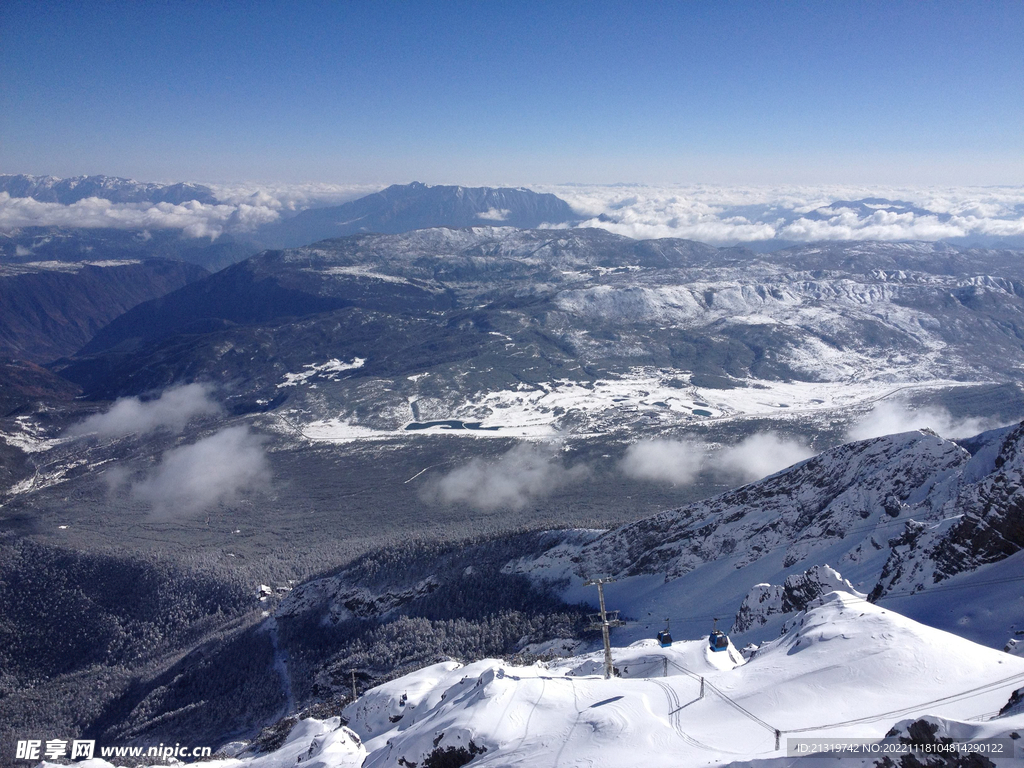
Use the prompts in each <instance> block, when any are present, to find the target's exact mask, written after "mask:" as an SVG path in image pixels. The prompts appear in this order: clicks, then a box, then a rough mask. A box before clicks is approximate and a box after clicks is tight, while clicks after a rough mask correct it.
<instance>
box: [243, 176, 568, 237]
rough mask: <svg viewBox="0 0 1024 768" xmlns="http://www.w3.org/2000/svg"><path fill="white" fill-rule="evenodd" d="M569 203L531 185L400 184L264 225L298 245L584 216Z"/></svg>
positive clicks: (523, 225) (528, 225)
mask: <svg viewBox="0 0 1024 768" xmlns="http://www.w3.org/2000/svg"><path fill="white" fill-rule="evenodd" d="M579 219H580V216H579V215H578V214H576V213H575V212H574V211H573V210H572V208H570V207H569V205H568V203H566V202H565V201H563V200H561V199H560V198H558V197H555V196H554V195H551V194H538V193H537V192H532V191H530V190H527V189H508V188H501V189H494V188H491V187H458V186H428V185H426V184H421V183H419V182H413V183H411V184H395V185H392V186H390V187H388V188H387V189H384V190H381V191H380V192H377V193H375V194H372V195H367V196H366V197H361V198H359V199H358V200H353V201H351V202H349V203H345V204H344V205H339V206H332V207H327V208H312V209H309V210H305V211H302V212H301V213H299V214H297V215H295V216H293V217H291V218H288V219H284V220H283V221H280V222H276V223H274V224H268V225H266V226H264V227H262V228H261V229H260V230H259V233H258V236H259V237H260V238H261V239H262V240H263V241H264V242H266V243H268V244H270V245H273V246H277V247H286V248H293V247H296V246H300V245H306V244H308V243H313V242H317V241H319V240H326V239H328V238H335V237H344V236H346V235H354V234H359V233H362V232H375V233H381V234H397V233H399V232H409V231H411V230H414V229H425V228H428V227H454V228H458V227H472V226H482V225H487V224H492V225H502V226H510V227H517V228H520V229H534V228H536V227H539V226H541V225H543V224H565V223H569V222H573V221H578V220H579Z"/></svg>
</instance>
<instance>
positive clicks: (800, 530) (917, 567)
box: [507, 425, 1024, 648]
mask: <svg viewBox="0 0 1024 768" xmlns="http://www.w3.org/2000/svg"><path fill="white" fill-rule="evenodd" d="M1022 444H1024V425H1019V426H1017V427H1014V428H1008V429H1002V430H997V431H994V432H992V433H988V434H986V435H982V436H979V437H978V438H976V439H974V440H973V441H971V442H970V443H969V447H971V449H972V450H973V451H974V455H972V453H971V452H969V451H968V450H966V449H965V448H964V447H962V446H961V445H959V444H957V443H955V442H952V441H949V440H944V439H942V438H940V437H938V436H937V435H934V434H932V433H929V432H907V433H903V434H899V435H890V436H888V437H882V438H876V439H872V440H865V441H861V442H855V443H850V444H847V445H844V446H841V447H839V448H835V449H832V450H829V451H826V452H824V453H822V454H820V455H818V456H816V457H814V458H812V459H808V460H807V461H804V462H802V463H800V464H797V465H795V466H793V467H791V468H789V469H787V470H784V471H782V472H779V473H777V474H775V475H773V476H771V477H768V478H765V479H764V480H761V481H758V482H756V483H752V484H750V485H747V486H744V487H742V488H739V489H737V490H734V491H730V492H728V493H725V494H722V495H720V496H717V497H714V498H712V499H708V500H705V501H701V502H697V503H694V504H691V505H689V506H686V507H683V508H681V509H676V510H669V511H666V512H662V513H659V514H657V515H654V516H652V517H649V518H646V519H644V520H640V521H637V522H635V523H631V524H629V525H625V526H623V527H621V528H618V529H615V530H612V531H609V532H607V533H605V534H603V535H601V536H598V537H596V538H594V539H593V540H591V541H589V542H585V543H580V542H568V541H567V542H564V543H562V544H560V545H558V546H555V547H552V548H550V549H549V550H548V551H546V552H544V553H542V554H539V555H533V556H527V557H524V558H522V559H520V560H518V561H516V562H514V563H510V564H509V565H508V566H507V569H508V570H509V572H518V573H524V574H528V575H530V576H531V577H532V578H535V579H546V580H549V581H555V582H558V581H564V582H565V583H567V584H568V585H569V586H568V587H566V588H565V590H564V591H563V597H565V598H566V599H567V600H570V601H576V600H589V601H592V600H593V599H594V595H593V594H592V593H593V591H594V590H593V588H591V587H586V586H585V585H584V584H583V582H584V581H585V580H586V579H587V578H588V577H591V576H595V575H613V576H616V577H618V579H619V581H618V582H616V583H614V584H611V585H609V587H608V588H607V594H608V597H609V601H610V605H612V607H615V608H618V609H621V610H622V611H623V614H625V615H628V616H630V617H632V618H634V619H636V620H637V621H636V622H635V623H634V624H632V625H631V626H630V627H628V628H627V629H626V630H625V631H624V632H625V635H626V636H627V637H630V634H629V633H630V632H636V633H643V634H647V635H649V634H650V632H651V630H652V628H653V627H655V626H656V624H657V622H658V621H660V619H661V618H662V617H664V616H669V617H671V618H672V619H673V620H677V619H678V620H680V621H682V622H684V623H685V622H689V621H692V622H694V623H698V624H700V623H703V624H704V625H707V624H708V623H710V621H711V618H712V617H713V616H720V617H731V616H733V615H735V614H736V609H737V606H739V605H740V602H741V601H743V600H744V596H746V603H745V609H746V610H742V609H741V612H740V614H739V615H738V616H737V619H736V623H735V625H734V627H733V629H734V631H736V632H738V633H744V632H748V633H752V634H751V635H750V636H749V637H746V638H745V639H753V640H757V641H760V640H761V639H764V638H766V637H771V636H772V635H771V634H766V633H770V632H776V631H777V630H778V626H779V624H780V622H778V621H776V622H769V620H768V619H769V616H770V615H771V614H773V613H775V614H785V613H791V612H792V611H793V610H797V609H800V608H802V607H803V606H802V604H801V602H800V601H799V600H794V599H793V596H792V594H790V596H789V598H787V600H783V597H784V595H785V594H786V592H787V587H788V592H789V593H793V590H794V589H795V588H796V587H797V586H798V585H797V584H796V583H791V582H792V580H793V579H794V578H797V579H798V581H799V580H802V583H806V582H808V579H809V581H810V582H814V583H815V584H816V585H817V587H816V589H815V591H816V592H820V591H821V586H822V585H823V584H831V586H830V587H829V589H837V588H839V589H850V590H859V591H860V592H862V593H870V594H871V597H872V599H873V600H880V599H881V600H887V599H892V600H899V601H900V603H899V605H900V609H901V610H903V611H905V612H907V613H908V614H910V615H912V616H914V617H915V618H917V619H919V620H922V621H926V622H928V623H930V624H933V625H937V626H941V627H943V628H945V629H950V630H953V631H956V632H958V633H961V634H964V635H965V636H968V637H970V638H971V639H973V640H976V641H979V642H983V643H985V644H987V645H990V646H992V647H999V648H1001V647H1003V645H1004V644H1005V643H1006V641H1007V639H1008V638H1009V637H1011V636H1012V635H1013V633H1014V632H1015V631H1016V630H1017V629H1022V628H1024V598H1021V596H1020V583H1021V578H1022V577H1021V571H1020V570H1019V567H1020V565H1019V562H1020V561H1019V558H1020V554H1019V553H1020V550H1021V548H1022V546H1024V491H1022V490H1021V474H1022V467H1024V459H1022V455H1024V451H1022ZM823 566H830V567H831V569H834V570H832V573H833V574H835V576H834V577H832V578H828V579H824V580H823V577H822V576H821V574H822V573H823V572H819V571H817V570H815V569H818V568H820V567H823ZM836 572H838V573H836ZM809 576H810V578H809ZM844 579H845V580H847V582H846V583H847V586H846V587H843V586H842V582H843V580H844ZM754 584H757V585H760V586H759V587H758V588H757V589H755V590H754V592H756V594H754V593H752V592H750V588H751V585H754ZM772 585H775V586H772ZM931 590H936V592H935V594H936V595H938V594H940V593H941V594H943V595H948V594H954V595H956V594H960V593H962V594H961V596H960V599H958V600H949V599H947V598H943V597H939V598H937V599H935V600H928V599H922V598H926V597H927V594H928V593H929V592H930V591H931ZM952 590H957V591H958V592H951V591H952ZM810 596H811V597H813V596H814V594H811V595H810ZM755 603H756V604H757V606H756V610H755V605H754V604H755ZM776 603H777V605H776ZM784 603H788V604H786V605H784ZM972 609H983V610H985V611H988V612H989V615H988V616H987V617H985V620H984V621H979V622H973V623H972V619H971V617H970V616H969V615H968V614H969V612H970V611H971V610H972ZM755 614H756V615H755ZM766 625H767V626H766Z"/></svg>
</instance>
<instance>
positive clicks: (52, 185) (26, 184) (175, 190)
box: [0, 174, 217, 205]
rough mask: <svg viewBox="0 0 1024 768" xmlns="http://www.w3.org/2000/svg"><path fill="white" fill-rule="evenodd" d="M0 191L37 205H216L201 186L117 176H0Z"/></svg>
mask: <svg viewBox="0 0 1024 768" xmlns="http://www.w3.org/2000/svg"><path fill="white" fill-rule="evenodd" d="M0 192H6V193H7V194H9V195H10V196H11V197H31V198H33V199H34V200H38V201H39V202H40V203H60V204H61V205H71V204H72V203H77V202H78V201H79V200H85V199H86V198H89V197H98V198H101V199H103V200H110V201H111V202H112V203H173V204H179V203H185V202H188V201H189V200H196V201H198V202H200V203H207V204H215V203H216V202H217V197H216V196H215V195H214V193H213V190H211V189H210V188H209V187H206V186H203V185H202V184H191V183H187V182H183V183H179V184H153V183H150V182H142V181H135V180H133V179H121V178H117V177H116V176H74V177H71V178H66V179H61V178H57V177H56V176H26V175H25V174H0Z"/></svg>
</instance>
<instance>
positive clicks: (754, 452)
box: [713, 432, 814, 483]
mask: <svg viewBox="0 0 1024 768" xmlns="http://www.w3.org/2000/svg"><path fill="white" fill-rule="evenodd" d="M813 455H814V451H813V450H811V449H810V448H809V447H808V446H807V445H805V444H804V443H801V442H800V441H799V440H792V439H789V438H784V437H781V436H779V435H777V434H775V433H774V432H761V433H758V434H756V435H751V436H750V437H748V438H746V439H745V440H743V441H742V442H740V443H738V444H737V445H731V446H728V447H726V448H723V449H722V450H721V451H720V452H719V453H718V455H717V456H715V458H714V460H713V461H714V467H713V471H714V472H715V473H716V474H718V475H720V476H722V477H726V478H731V479H735V480H739V481H741V482H745V483H749V482H753V481H754V480H760V479H761V478H762V477H767V476H768V475H774V474H775V473H776V472H778V471H779V470H782V469H785V468H786V467H789V466H791V465H793V464H796V463H797V462H799V461H803V460H804V459H809V458H811V456H813Z"/></svg>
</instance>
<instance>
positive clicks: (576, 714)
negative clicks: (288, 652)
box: [96, 592, 1024, 768]
mask: <svg viewBox="0 0 1024 768" xmlns="http://www.w3.org/2000/svg"><path fill="white" fill-rule="evenodd" d="M613 655H614V660H615V665H616V668H617V669H618V670H619V675H620V676H618V677H616V678H613V679H611V680H604V679H603V678H601V677H599V676H597V675H594V674H589V673H590V671H591V669H592V668H593V667H594V662H595V661H596V658H597V654H592V655H589V656H582V657H574V658H570V659H564V660H559V661H557V662H551V663H548V664H535V665H533V666H529V667H516V666H513V665H510V664H507V663H505V662H502V661H499V660H494V659H487V660H483V661H479V662H475V663H473V664H468V665H462V664H459V663H456V662H444V663H440V664H435V665H433V666H429V667H426V668H424V669H421V670H419V671H417V672H414V673H412V674H409V675H406V676H404V677H401V678H398V679H396V680H393V681H391V682H388V683H385V684H384V685H381V686H378V687H377V688H375V689H372V690H371V691H368V692H367V693H365V694H364V695H363V696H361V697H360V698H359V699H358V700H357V701H356V702H354V703H352V704H350V705H349V706H348V707H346V709H345V711H344V717H345V718H346V719H347V720H348V725H347V729H346V728H341V727H340V722H339V721H338V720H336V719H335V720H328V721H323V722H320V721H315V720H304V721H299V724H298V725H296V726H295V728H294V729H293V731H292V733H291V734H290V735H289V739H288V741H287V742H286V743H285V744H284V746H282V747H281V748H280V749H279V750H278V751H277V752H273V753H270V754H268V755H264V756H258V757H250V756H247V755H246V754H245V753H244V752H243V753H241V754H239V756H238V758H235V759H233V760H230V761H228V762H217V763H214V764H216V765H219V766H224V768H234V767H235V766H250V767H251V768H277V767H278V766H285V765H294V764H295V762H296V759H297V758H299V759H300V761H301V762H302V763H303V764H309V765H316V766H321V767H322V768H327V767H328V766H335V767H337V768H340V767H341V766H358V765H362V766H364V768H384V767H385V766H389V767H390V766H395V767H396V768H397V767H398V766H404V767H406V768H408V766H410V765H417V766H428V765H439V764H442V763H441V762H440V760H441V758H442V757H445V756H447V757H448V758H454V757H456V756H458V755H460V754H461V755H463V756H464V758H465V757H471V758H472V764H473V765H474V766H477V765H479V766H489V765H490V766H507V765H531V766H532V765H538V766H539V765H545V766H547V765H552V766H584V765H600V766H608V768H617V767H618V766H623V767H626V766H629V767H632V766H636V765H641V764H642V765H652V766H666V767H669V766H679V765H710V764H715V763H718V764H722V763H726V764H728V763H745V762H746V761H751V760H764V759H771V758H775V759H776V760H777V763H776V764H778V765H786V764H790V761H788V760H786V759H785V758H784V755H785V751H784V750H785V741H784V739H785V738H786V737H788V736H813V737H815V738H840V737H842V738H870V739H876V740H881V739H883V738H884V737H885V736H886V734H887V733H889V732H890V730H891V729H892V728H893V726H894V725H896V724H897V723H899V725H900V727H901V728H902V729H904V731H905V730H906V729H907V728H909V726H910V723H911V722H912V721H913V720H915V719H919V718H922V717H926V716H927V717H928V718H929V722H932V723H935V724H938V725H939V726H940V727H941V728H942V729H943V730H942V732H943V733H948V734H951V735H953V736H955V737H957V738H968V737H969V738H978V737H979V736H982V735H983V736H984V737H987V738H991V737H993V736H1003V737H1005V736H1007V735H1008V734H1009V733H1010V732H1011V731H1019V730H1020V729H1021V728H1022V727H1024V715H1021V714H1007V715H1004V716H1002V717H996V718H995V719H992V720H989V721H988V722H984V723H981V722H968V721H970V720H972V718H975V717H978V716H979V715H987V714H990V713H993V712H996V711H998V710H999V709H1000V708H1001V707H1003V706H1004V705H1005V704H1006V702H1007V701H1008V699H1009V698H1010V696H1011V694H1012V692H1013V691H1014V690H1015V689H1017V688H1019V687H1020V685H1021V681H1024V659H1020V658H1016V657H1013V656H1010V655H1008V654H1005V653H1002V652H1000V651H994V650H991V649H987V648H983V647H981V646H978V645H975V644H974V643H971V642H970V641H967V640H964V639H963V638H959V637H956V636H954V635H950V634H948V633H946V632H942V631H939V630H936V629H932V628H930V627H926V626H923V625H920V624H917V623H916V622H914V621H911V620H909V619H907V618H905V617H903V616H900V615H899V614H896V613H894V612H892V611H889V610H886V609H884V608H880V607H878V606H874V605H871V604H868V603H865V602H864V601H863V600H861V599H858V598H857V597H855V596H852V595H849V594H845V593H842V592H834V593H830V594H828V595H825V596H823V597H822V598H820V599H819V600H818V601H816V602H815V603H812V604H811V606H809V609H808V611H807V612H806V613H801V614H800V615H799V616H798V620H797V621H796V623H795V626H794V628H793V630H792V631H791V632H789V633H788V634H786V635H785V636H784V637H781V638H779V639H778V640H776V641H774V642H772V643H770V644H768V645H766V646H765V647H764V648H762V650H761V651H760V652H759V653H758V654H757V655H756V656H755V657H754V658H753V659H751V660H749V661H746V662H743V661H742V659H739V657H738V655H735V656H733V655H731V654H722V653H712V652H711V651H710V650H709V649H708V648H707V643H706V640H703V639H702V640H692V641H680V642H676V643H675V644H673V645H672V646H671V647H670V648H664V649H663V648H660V647H658V646H657V645H656V644H655V643H654V642H653V641H650V640H648V641H641V642H639V643H634V644H633V645H631V646H629V647H627V648H616V649H614V653H613ZM702 679H703V685H704V695H703V696H701V686H702V683H701V680H702ZM776 729H777V730H778V731H779V734H778V735H779V736H780V737H782V741H781V744H780V746H781V748H782V749H781V750H777V749H776V746H775V745H776V733H775V730H776ZM353 734H355V735H357V736H358V738H356V737H355V736H354V735H353ZM780 758H781V759H780ZM465 762H468V760H465V759H464V760H463V762H461V763H458V762H456V763H452V764H465ZM774 762H775V761H773V763H774ZM800 764H801V765H802V764H803V763H800ZM96 765H97V766H100V765H105V763H97V764H96ZM211 765H213V764H211Z"/></svg>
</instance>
